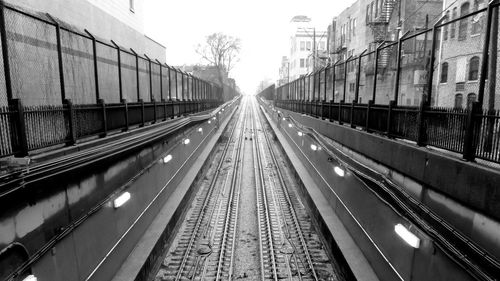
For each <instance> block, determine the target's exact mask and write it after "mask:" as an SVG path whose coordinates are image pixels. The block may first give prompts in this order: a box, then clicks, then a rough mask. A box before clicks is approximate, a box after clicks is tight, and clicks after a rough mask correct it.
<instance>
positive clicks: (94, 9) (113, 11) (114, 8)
mask: <svg viewBox="0 0 500 281" xmlns="http://www.w3.org/2000/svg"><path fill="white" fill-rule="evenodd" d="M6 2H8V3H11V4H13V5H16V6H19V7H21V8H27V9H29V10H33V11H37V12H42V13H49V14H51V15H52V16H53V17H55V18H57V19H59V20H61V21H63V22H65V23H67V24H70V25H73V26H74V27H76V28H77V29H79V30H82V31H83V29H87V30H88V31H90V32H91V33H92V34H94V35H95V36H97V37H99V38H101V39H103V40H107V41H109V40H110V39H113V40H114V41H115V42H116V43H117V44H119V45H121V46H123V47H125V48H133V49H134V50H135V51H136V52H137V53H139V54H147V55H148V56H149V57H151V58H153V59H158V60H160V61H162V62H165V55H166V52H165V47H164V46H162V45H161V44H159V43H158V42H156V41H154V40H153V39H151V38H149V37H147V36H146V35H145V34H144V2H145V1H144V0H106V1H102V0H44V1H40V0H6Z"/></svg>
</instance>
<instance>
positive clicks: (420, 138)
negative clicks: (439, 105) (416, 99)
mask: <svg viewBox="0 0 500 281" xmlns="http://www.w3.org/2000/svg"><path fill="white" fill-rule="evenodd" d="M427 102H428V101H427V100H424V99H422V100H421V101H420V106H419V110H418V119H417V145H418V146H424V145H425V142H426V139H427V138H426V134H425V130H426V128H425V122H424V113H425V108H426V107H427V105H428V104H427Z"/></svg>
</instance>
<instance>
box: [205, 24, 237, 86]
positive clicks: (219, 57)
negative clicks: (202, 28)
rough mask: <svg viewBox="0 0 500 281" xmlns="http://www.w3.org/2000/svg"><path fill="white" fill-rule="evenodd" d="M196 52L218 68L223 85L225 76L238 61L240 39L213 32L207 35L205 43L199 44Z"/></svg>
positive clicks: (220, 81)
mask: <svg viewBox="0 0 500 281" xmlns="http://www.w3.org/2000/svg"><path fill="white" fill-rule="evenodd" d="M196 52H197V53H198V54H199V55H200V56H201V58H202V59H203V60H205V61H206V62H208V63H209V64H210V65H212V66H215V67H216V68H217V70H218V72H219V73H218V74H219V77H218V79H219V83H220V84H221V85H222V84H223V82H224V76H225V75H227V74H229V72H230V71H231V69H232V68H233V67H234V64H235V63H236V62H237V61H238V54H239V52H240V39H239V38H235V37H232V36H229V35H226V34H223V33H213V34H211V35H208V36H207V37H206V40H205V42H204V43H203V44H198V46H197V48H196Z"/></svg>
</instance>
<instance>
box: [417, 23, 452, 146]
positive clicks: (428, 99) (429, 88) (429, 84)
mask: <svg viewBox="0 0 500 281" xmlns="http://www.w3.org/2000/svg"><path fill="white" fill-rule="evenodd" d="M444 18H445V16H442V17H441V18H440V19H439V20H438V21H436V23H435V24H434V26H433V27H432V43H431V48H432V49H431V57H430V62H429V70H428V75H427V96H426V99H425V103H426V105H430V104H431V100H432V78H433V76H434V62H435V60H436V59H435V56H436V46H437V40H438V39H437V32H436V30H437V27H436V26H437V25H438V24H439V23H440V22H441V21H442V20H443V19H444ZM446 28H447V27H446ZM426 37H427V36H426ZM424 44H427V42H424ZM424 55H425V54H424ZM438 79H439V78H438ZM422 99H423V100H424V98H422ZM424 106H425V105H424ZM419 130H420V128H419ZM417 143H418V141H417Z"/></svg>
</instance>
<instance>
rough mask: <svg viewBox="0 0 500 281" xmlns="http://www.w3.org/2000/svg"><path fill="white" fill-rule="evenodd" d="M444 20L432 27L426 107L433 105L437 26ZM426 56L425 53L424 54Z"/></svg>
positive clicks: (423, 98)
mask: <svg viewBox="0 0 500 281" xmlns="http://www.w3.org/2000/svg"><path fill="white" fill-rule="evenodd" d="M442 19H443V18H441V19H440V20H438V21H437V22H436V23H435V24H434V26H433V27H432V43H431V46H432V47H431V57H430V62H429V69H428V70H427V71H428V75H427V93H426V96H424V97H422V100H425V106H428V105H430V104H431V97H432V78H433V76H434V62H435V60H436V58H435V56H436V47H437V32H436V30H437V28H436V26H437V24H438V23H439V22H441V20H442ZM424 44H426V45H427V42H424ZM424 56H425V53H424Z"/></svg>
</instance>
